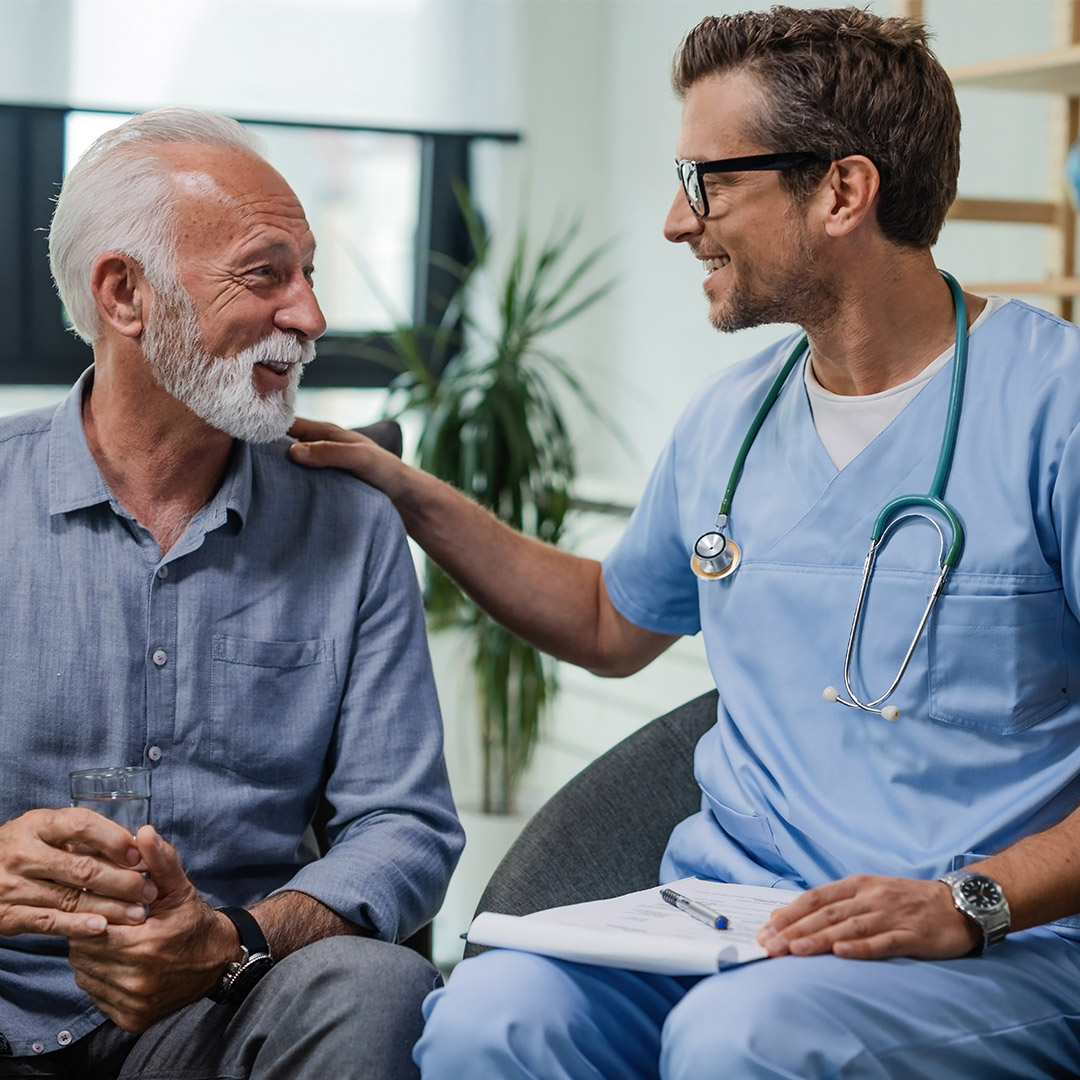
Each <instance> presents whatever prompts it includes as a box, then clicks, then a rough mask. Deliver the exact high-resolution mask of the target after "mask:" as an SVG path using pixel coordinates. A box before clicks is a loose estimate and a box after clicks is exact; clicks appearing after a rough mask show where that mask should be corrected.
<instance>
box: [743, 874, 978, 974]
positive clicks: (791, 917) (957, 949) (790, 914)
mask: <svg viewBox="0 0 1080 1080" xmlns="http://www.w3.org/2000/svg"><path fill="white" fill-rule="evenodd" d="M757 939H758V942H759V944H761V945H763V946H764V947H765V948H766V949H767V950H768V953H769V955H770V956H788V955H791V956H814V955H817V954H820V953H833V954H835V955H836V956H842V957H848V958H850V959H856V960H882V959H885V958H887V957H890V956H909V957H913V958H916V959H922V960H946V959H949V958H951V957H956V956H965V955H967V954H968V953H969V952H971V950H972V949H973V948H974V947H975V946H976V945H977V944H978V931H977V929H976V927H975V926H974V924H973V923H971V921H970V920H969V919H967V918H966V917H965V916H964V915H962V914H961V913H960V912H959V911H957V909H956V907H955V905H954V904H953V901H952V895H951V894H950V892H949V888H948V886H946V885H943V884H942V883H941V882H939V881H918V880H914V879H910V878H898V877H886V876H884V875H881V874H856V875H854V876H852V877H847V878H844V879H843V880H841V881H835V882H831V883H830V884H828V885H820V886H818V887H817V888H815V889H808V890H807V891H806V892H804V893H802V894H801V895H800V896H798V897H796V899H794V900H792V902H791V903H790V904H788V905H787V906H786V907H782V908H777V909H776V910H775V911H774V912H773V913H772V915H770V917H769V920H768V922H766V923H765V925H764V926H763V927H762V928H761V930H760V931H759V932H758V935H757Z"/></svg>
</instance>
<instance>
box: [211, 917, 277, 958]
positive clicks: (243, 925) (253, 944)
mask: <svg viewBox="0 0 1080 1080" xmlns="http://www.w3.org/2000/svg"><path fill="white" fill-rule="evenodd" d="M217 910H218V911H220V912H221V914H222V915H224V916H225V918H227V919H228V920H229V921H230V922H231V923H232V924H233V926H235V927H236V932H237V934H239V935H240V945H241V947H242V948H243V949H244V950H245V952H246V953H247V956H245V957H244V959H245V960H246V959H247V958H248V956H253V955H255V954H256V953H259V954H265V955H266V956H269V955H270V945H269V944H268V943H267V940H266V935H265V934H264V933H263V932H262V927H260V926H259V924H258V922H257V921H256V919H255V916H254V915H252V914H251V912H250V911H248V910H247V908H242V907H220V908H218V909H217Z"/></svg>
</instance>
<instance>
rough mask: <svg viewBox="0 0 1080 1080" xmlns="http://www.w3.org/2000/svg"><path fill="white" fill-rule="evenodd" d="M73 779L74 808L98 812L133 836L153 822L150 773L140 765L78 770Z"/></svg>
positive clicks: (72, 801)
mask: <svg viewBox="0 0 1080 1080" xmlns="http://www.w3.org/2000/svg"><path fill="white" fill-rule="evenodd" d="M68 776H69V779H70V780H71V805H72V806H85V807H86V809H87V810H96V811H97V812H98V813H99V814H104V815H105V816H106V817H107V818H111V819H112V820H113V821H115V822H117V823H118V824H120V825H123V826H124V828H125V829H127V831H128V832H129V833H131V835H132V836H134V835H135V833H137V832H138V831H139V826H140V825H148V824H149V823H150V770H149V769H144V768H143V767H142V766H139V765H119V766H114V767H112V768H108V769H77V770H76V771H75V772H72V773H69V774H68Z"/></svg>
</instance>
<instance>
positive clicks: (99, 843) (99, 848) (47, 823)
mask: <svg viewBox="0 0 1080 1080" xmlns="http://www.w3.org/2000/svg"><path fill="white" fill-rule="evenodd" d="M19 820H20V821H23V820H26V821H27V824H28V825H30V826H31V827H32V828H33V829H34V831H35V832H36V834H37V835H38V836H39V837H40V838H41V840H43V841H44V842H45V843H46V844H50V845H52V846H53V847H62V846H64V845H70V846H71V847H73V848H75V849H77V850H82V851H94V852H97V853H98V854H99V855H102V856H103V857H104V858H106V859H108V860H109V861H110V862H113V863H115V864H116V865H117V866H124V867H132V868H134V867H135V866H137V865H138V863H139V861H140V859H141V856H140V854H139V849H138V848H137V847H136V846H135V843H134V840H133V839H132V836H131V833H129V832H128V831H127V829H125V828H124V827H123V826H122V825H118V824H117V823H116V822H115V821H111V820H110V819H109V818H107V817H105V816H104V815H103V814H96V813H94V811H92V810H86V809H85V808H83V807H64V808H62V809H60V810H33V811H31V812H30V813H29V814H25V815H24V816H23V818H20V819H19Z"/></svg>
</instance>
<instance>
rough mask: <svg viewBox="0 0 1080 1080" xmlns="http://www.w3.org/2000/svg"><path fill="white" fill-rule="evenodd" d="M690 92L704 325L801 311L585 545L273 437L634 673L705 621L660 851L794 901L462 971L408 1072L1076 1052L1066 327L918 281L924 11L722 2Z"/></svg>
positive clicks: (701, 396)
mask: <svg viewBox="0 0 1080 1080" xmlns="http://www.w3.org/2000/svg"><path fill="white" fill-rule="evenodd" d="M675 86H676V90H677V92H678V93H679V95H680V97H681V99H682V103H683V112H682V126H681V130H680V132H679V136H678V143H677V149H676V156H677V158H678V173H679V188H678V190H677V192H676V194H675V198H674V202H673V203H672V206H671V209H670V211H669V214H668V218H667V226H666V230H665V231H666V235H667V238H668V239H669V240H671V241H673V242H675V243H680V244H685V245H686V246H687V247H688V249H689V251H690V253H691V254H692V255H693V256H695V257H696V258H697V259H699V260H700V261H701V264H702V269H703V272H704V281H703V286H704V292H705V295H706V297H707V299H708V303H709V313H710V316H711V319H712V322H713V324H714V325H715V326H716V327H717V328H718V329H721V330H735V329H738V328H740V327H746V326H753V325H758V324H763V323H770V322H792V323H797V324H798V325H799V326H801V327H802V328H803V330H804V331H805V336H804V335H803V334H802V333H799V334H797V335H795V336H792V337H790V338H788V339H787V340H785V341H782V342H780V343H778V344H777V345H776V346H774V347H773V348H770V349H767V350H765V351H764V352H763V353H761V354H759V355H758V356H756V357H753V358H751V359H750V360H748V361H746V362H745V363H742V364H739V365H737V366H735V367H734V368H732V369H730V370H728V371H725V372H723V373H721V374H719V375H718V376H716V377H715V378H714V379H712V380H711V381H710V382H708V383H707V384H706V385H705V386H704V387H703V388H702V389H701V390H700V391H699V392H698V394H697V395H696V396H695V397H694V399H693V400H692V402H691V403H690V405H689V407H688V409H687V410H686V412H685V413H684V415H683V416H682V418H681V419H680V420H679V422H678V424H677V427H676V429H675V433H674V435H673V436H672V438H671V440H670V442H669V444H668V446H667V448H666V449H665V450H664V452H663V455H662V457H661V459H660V461H659V463H658V464H657V466H656V468H655V470H654V472H653V475H652V478H651V479H650V481H649V484H648V487H647V488H646V491H645V494H644V496H643V498H642V501H641V503H640V505H639V506H638V508H637V510H636V512H635V514H634V516H633V518H632V520H631V522H630V525H629V527H628V529H627V532H626V534H625V536H624V537H623V539H622V540H621V542H620V543H619V545H618V546H617V547H616V549H615V551H614V553H613V554H612V555H611V556H610V557H609V558H608V559H607V560H606V561H605V563H604V564H603V566H601V565H599V564H597V563H593V562H589V561H586V560H582V559H577V558H574V557H572V556H570V555H568V554H564V553H560V552H558V551H555V550H551V549H548V548H545V547H544V546H543V545H540V544H537V543H532V542H530V541H528V540H527V539H524V538H522V537H520V536H516V535H514V534H512V533H511V532H509V531H508V530H506V529H504V528H502V527H500V525H499V524H498V523H497V522H496V521H494V520H493V519H492V518H490V517H488V516H487V515H485V514H483V513H482V512H481V511H480V510H479V509H478V508H477V507H475V506H472V505H470V504H469V503H468V502H467V501H465V500H464V499H463V498H462V497H461V496H460V495H458V494H456V493H455V492H453V491H451V490H449V489H448V488H446V487H445V486H443V485H440V484H438V483H436V482H435V481H433V480H432V479H431V478H430V477H425V476H423V475H422V474H419V473H416V472H415V471H410V470H408V469H407V468H406V467H405V466H403V465H402V464H401V463H400V462H397V461H395V460H391V459H389V458H388V457H387V456H386V455H385V454H381V453H379V452H378V451H377V450H375V449H374V448H372V447H371V446H370V445H368V444H366V443H364V442H362V441H355V442H343V441H341V439H340V437H339V439H338V441H337V442H336V443H335V442H324V443H322V444H319V443H315V444H313V445H298V446H296V447H294V448H293V451H292V452H293V454H294V456H296V457H297V458H298V459H300V460H306V461H307V462H309V463H311V464H316V465H327V464H337V465H344V466H348V467H351V468H353V469H354V470H356V471H357V472H358V473H359V474H361V475H362V476H364V477H366V478H368V479H370V480H371V481H372V482H374V483H376V484H377V485H378V486H380V487H381V488H383V490H385V491H386V492H387V493H388V494H389V495H390V496H391V498H392V499H393V500H394V502H395V504H396V505H397V507H398V508H399V510H400V511H401V513H402V515H403V518H404V520H405V523H406V527H407V528H408V529H409V531H410V532H411V533H412V534H413V535H414V536H415V537H416V538H417V539H418V540H419V541H420V542H421V544H423V545H424V547H426V548H427V550H428V551H429V552H430V553H431V554H432V555H433V556H434V557H435V558H436V559H437V560H438V561H439V562H441V563H442V565H443V566H445V567H446V568H447V569H448V570H449V571H450V572H451V573H452V574H454V575H455V576H457V577H458V578H459V579H460V580H461V581H462V582H463V583H464V584H465V586H466V588H468V589H469V590H470V592H471V593H472V594H473V595H474V596H475V597H477V598H478V600H479V601H480V603H482V604H484V605H485V606H486V607H487V608H488V609H489V610H490V611H492V612H493V614H495V616H496V617H498V618H500V619H502V620H503V621H504V622H506V623H507V625H509V626H510V627H512V628H513V629H515V630H517V631H518V632H520V633H522V634H523V635H524V636H526V637H528V638H529V639H531V640H532V641H534V642H536V643H538V644H539V645H541V646H542V647H544V648H547V649H549V650H550V651H552V652H553V653H555V654H556V655H558V656H561V657H564V658H566V659H568V660H572V661H574V662H577V663H580V664H583V665H585V666H587V667H590V668H592V669H593V670H596V671H599V672H601V673H605V674H614V675H617V674H623V673H627V672H631V671H634V670H636V669H638V668H640V667H641V666H642V665H644V664H646V663H648V662H649V661H650V660H651V659H653V658H654V657H655V656H656V655H657V654H659V653H660V652H662V651H663V650H664V649H665V648H667V647H668V645H669V644H670V643H671V642H672V641H673V640H674V639H675V637H676V636H677V635H680V634H693V633H696V632H697V631H698V630H702V631H703V633H704V637H705V645H706V649H707V652H708V656H709V661H710V665H711V668H712V671H713V673H714V676H715V679H716V683H717V687H718V690H719V709H718V716H717V724H716V726H715V727H714V728H713V729H712V730H711V731H710V732H708V733H707V734H706V735H705V736H704V737H703V738H702V740H701V742H700V743H699V746H698V749H697V756H696V762H695V764H696V775H697V777H698V780H699V782H700V784H701V787H702V794H703V800H702V810H701V812H700V813H699V814H696V815H694V816H693V817H691V818H689V819H688V820H687V821H685V822H683V823H682V824H680V825H679V826H678V828H676V830H675V831H674V833H673V834H672V837H671V840H670V842H669V845H668V849H667V853H666V856H665V858H664V861H663V865H662V866H661V867H660V876H661V879H662V880H666V881H670V880H673V879H676V878H679V877H682V876H684V875H689V874H697V875H699V876H701V877H705V878H712V879H718V880H723V881H731V882H741V883H745V884H750V885H759V886H766V887H768V886H775V887H777V888H784V889H789V890H792V900H791V902H790V903H789V904H788V905H787V906H786V907H784V908H782V909H780V911H779V913H778V914H776V915H774V916H773V918H772V920H771V921H770V923H769V924H768V925H767V926H766V927H764V928H763V929H762V931H761V934H760V940H761V942H762V944H763V945H764V946H765V947H766V949H767V951H768V954H769V957H770V959H766V960H763V961H762V962H760V963H754V964H747V965H745V966H743V967H738V968H734V969H732V970H729V971H726V972H722V973H719V974H716V975H712V976H708V977H705V978H675V977H668V976H658V975H644V974H640V973H635V972H629V971H620V970H614V969H611V968H600V967H591V966H587V965H577V964H570V963H562V962H557V961H553V960H547V959H544V958H542V957H539V956H532V955H527V954H524V953H517V952H511V951H506V950H496V951H492V952H488V953H485V954H484V955H482V956H479V957H477V958H476V959H474V960H469V961H466V962H465V963H463V964H461V965H459V967H458V968H457V969H456V970H455V972H454V976H453V978H452V980H451V981H450V984H449V986H448V987H447V988H446V989H445V990H440V991H437V992H436V993H435V994H433V995H432V997H431V998H430V999H429V1002H428V1004H427V1006H426V1008H427V1011H428V1014H429V1016H428V1027H427V1029H426V1030H425V1034H424V1036H423V1038H422V1039H421V1041H420V1043H419V1044H418V1046H417V1059H418V1060H419V1062H420V1064H421V1067H422V1073H423V1075H424V1076H425V1077H432V1078H436V1077H447V1078H452V1077H459V1076H464V1075H468V1076H471V1077H544V1078H545V1080H554V1078H557V1077H574V1078H584V1077H600V1076H603V1077H615V1076H619V1077H629V1076H634V1077H649V1076H657V1075H659V1076H662V1077H665V1078H668V1080H676V1078H677V1080H701V1078H702V1077H712V1076H730V1077H739V1078H747V1077H755V1078H765V1077H776V1078H779V1077H809V1076H813V1077H846V1078H847V1077H852V1078H854V1077H858V1078H866V1080H871V1078H874V1080H880V1078H884V1077H897V1078H899V1077H916V1076H918V1077H935V1078H941V1077H955V1078H970V1077H975V1076H977V1077H980V1078H987V1077H1005V1076H1009V1077H1015V1076H1025V1077H1031V1076H1045V1077H1059V1076H1066V1075H1077V1073H1078V1071H1080V1021H1078V1016H1080V1006H1078V1004H1077V1003H1078V1002H1080V944H1078V942H1077V936H1078V929H1077V928H1078V925H1080V920H1077V919H1075V918H1074V917H1075V915H1076V913H1077V912H1078V911H1080V861H1078V859H1077V857H1076V853H1077V851H1078V850H1080V811H1077V810H1076V809H1075V807H1076V806H1077V803H1078V801H1080V695H1078V693H1077V685H1078V680H1080V518H1078V515H1077V509H1078V507H1080V456H1078V455H1080V438H1078V436H1077V430H1078V425H1080V333H1078V332H1077V329H1076V327H1074V326H1072V325H1071V324H1068V323H1065V322H1062V321H1061V320H1060V319H1057V318H1055V317H1053V316H1051V315H1048V314H1047V313H1045V312H1042V311H1038V310H1036V309H1033V308H1030V307H1028V306H1026V305H1024V304H1020V303H1017V302H1015V301H1008V302H1006V301H1004V300H1002V299H1001V298H991V299H990V301H989V302H988V301H987V300H986V299H985V298H982V297H977V296H973V295H966V294H964V293H963V292H962V291H961V290H960V288H959V286H956V285H955V283H954V282H952V281H951V280H950V279H947V278H945V277H943V275H942V274H940V273H939V272H938V270H937V269H936V267H935V265H934V262H933V259H932V257H931V254H930V248H931V245H932V244H933V243H934V241H935V239H936V237H937V234H938V231H939V229H940V227H941V224H942V221H943V220H944V217H945V214H946V211H947V210H948V208H949V205H950V203H951V202H952V199H953V197H954V195H955V192H956V177H957V170H958V165H959V130H960V122H959V114H958V112H957V108H956V101H955V98H954V95H953V92H952V87H951V86H950V84H949V80H948V78H947V77H946V75H945V73H944V71H943V70H942V69H941V67H940V65H939V64H938V63H937V61H936V60H935V58H934V57H933V55H932V54H931V52H930V51H929V49H928V48H927V45H926V38H925V34H924V32H923V31H922V29H921V28H920V27H918V26H917V25H914V24H912V23H910V22H907V21H906V20H902V19H881V18H879V17H877V16H875V15H872V14H870V13H868V12H865V11H861V10H859V9H856V8H848V9H844V10H818V11H811V10H795V9H791V8H784V7H777V8H774V9H772V11H771V12H749V13H746V14H743V15H735V16H730V17H724V18H708V19H705V20H704V21H703V22H702V23H701V24H700V25H699V26H698V27H697V28H696V29H694V30H693V31H692V32H691V33H690V35H689V36H688V37H687V39H686V41H685V42H684V44H683V46H682V49H681V50H680V53H679V56H678V58H677V60H676V65H675ZM965 355H966V356H967V357H968V363H967V377H966V381H965V379H964V377H963V375H964V368H965V362H964V361H965ZM305 433H306V436H307V437H308V438H318V437H319V436H320V435H322V436H323V437H324V438H330V437H332V434H333V433H332V432H330V431H327V430H326V429H323V430H320V429H318V428H314V429H312V428H308V429H306V431H305ZM953 443H955V447H953V445H952V444H953ZM718 508H719V514H718ZM883 508H884V510H883ZM939 535H940V539H939ZM965 535H966V545H965V543H964V537H965ZM871 536H874V537H877V538H878V541H879V546H877V547H876V548H875V552H876V565H874V566H869V565H868V566H867V569H868V570H871V571H872V575H871V576H872V583H871V584H870V586H869V588H868V589H867V590H866V594H865V596H864V594H863V591H862V590H863V589H864V588H865V584H864V582H865V577H864V563H867V562H868V560H867V558H866V551H867V544H868V541H869V540H870V538H871ZM939 560H940V564H939ZM500 568H501V569H502V572H499V571H500ZM935 598H936V603H935ZM928 601H929V604H930V606H929V617H928V620H927V627H926V628H924V625H923V620H924V618H926V612H927V610H928ZM857 610H858V611H860V612H861V619H860V624H859V625H860V628H859V629H856V630H853V629H852V613H853V612H854V611H857ZM849 635H850V642H849ZM909 649H911V653H910V656H908V650H909ZM845 652H846V653H847V658H846V659H845ZM905 656H908V659H905ZM908 661H910V662H908ZM897 679H899V681H898V682H897ZM830 684H831V685H830ZM835 687H842V688H843V692H842V693H841V692H840V691H839V690H837V689H835ZM823 689H824V690H825V693H824V694H823V692H822V691H823ZM844 705H847V706H848V707H847V708H845V707H843V706H844ZM890 721H893V722H890ZM660 782H662V780H661V781H660ZM1006 935H1007V936H1006ZM984 948H985V949H986V951H985V953H984V952H983V950H984ZM980 954H981V955H980Z"/></svg>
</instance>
